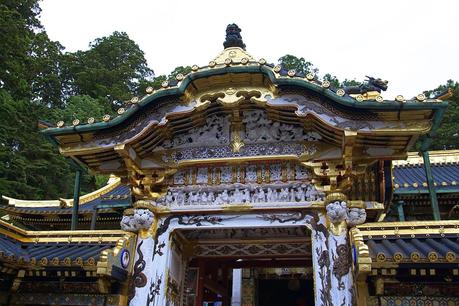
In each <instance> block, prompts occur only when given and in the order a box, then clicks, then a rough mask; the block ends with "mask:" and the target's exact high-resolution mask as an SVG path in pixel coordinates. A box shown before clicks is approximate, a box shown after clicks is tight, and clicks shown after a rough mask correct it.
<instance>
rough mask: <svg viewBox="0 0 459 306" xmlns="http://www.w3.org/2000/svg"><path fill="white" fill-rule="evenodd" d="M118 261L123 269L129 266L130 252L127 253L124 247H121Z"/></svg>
mask: <svg viewBox="0 0 459 306" xmlns="http://www.w3.org/2000/svg"><path fill="white" fill-rule="evenodd" d="M120 261H121V266H122V267H123V268H124V269H127V267H128V266H129V262H130V261H131V254H129V251H128V250H126V249H123V250H122V251H121V254H120Z"/></svg>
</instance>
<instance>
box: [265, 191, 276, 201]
mask: <svg viewBox="0 0 459 306" xmlns="http://www.w3.org/2000/svg"><path fill="white" fill-rule="evenodd" d="M266 200H267V201H268V202H274V201H275V199H274V197H273V191H272V190H271V188H268V192H267V193H266Z"/></svg>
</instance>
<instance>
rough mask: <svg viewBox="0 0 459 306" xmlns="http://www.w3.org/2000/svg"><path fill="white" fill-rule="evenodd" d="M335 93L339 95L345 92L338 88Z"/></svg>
mask: <svg viewBox="0 0 459 306" xmlns="http://www.w3.org/2000/svg"><path fill="white" fill-rule="evenodd" d="M336 94H337V95H338V96H340V97H342V96H344V95H345V94H346V92H345V91H344V89H342V88H340V89H338V90H337V91H336Z"/></svg>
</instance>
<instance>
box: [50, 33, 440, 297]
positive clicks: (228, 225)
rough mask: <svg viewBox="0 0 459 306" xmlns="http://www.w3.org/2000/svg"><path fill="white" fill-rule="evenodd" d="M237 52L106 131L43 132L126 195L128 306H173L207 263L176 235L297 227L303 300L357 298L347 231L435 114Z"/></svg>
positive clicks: (182, 79) (363, 263)
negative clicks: (195, 267) (304, 269)
mask: <svg viewBox="0 0 459 306" xmlns="http://www.w3.org/2000/svg"><path fill="white" fill-rule="evenodd" d="M231 29H233V30H234V27H233V28H231V27H230V28H229V31H230V33H229V41H231V39H234V37H232V36H231V35H233V34H234V33H233V34H232V32H231V31H232V30H231ZM236 32H237V31H236ZM236 34H237V33H236ZM233 36H234V35H233ZM236 36H237V35H236ZM231 37H232V38H231ZM239 37H240V36H239ZM227 41H228V40H227ZM235 41H236V42H242V41H239V40H238V38H237V37H236V40H235ZM244 47H245V46H242V45H241V44H232V43H230V44H229V46H227V48H226V49H225V50H224V51H223V52H222V53H221V54H220V55H219V56H217V57H216V58H215V59H214V60H213V61H211V62H210V63H209V65H208V66H205V67H198V66H193V67H192V72H191V73H190V74H188V75H187V76H184V75H177V77H176V80H174V81H169V82H164V83H163V84H162V88H161V89H159V90H156V91H155V90H153V89H152V88H148V89H147V95H146V96H145V97H143V98H142V99H138V98H133V99H132V100H131V102H130V104H129V105H130V106H129V108H128V109H127V110H126V109H124V108H123V109H120V111H119V112H118V113H119V114H120V116H118V117H117V118H115V119H113V120H112V121H108V120H109V118H108V117H107V118H104V120H105V121H108V122H101V123H95V124H88V125H81V126H73V127H71V128H70V127H69V128H66V127H62V124H61V127H60V128H56V129H48V130H47V131H46V132H47V134H49V135H51V136H53V137H54V138H55V139H56V141H58V142H59V144H60V148H61V152H62V153H63V154H65V155H68V156H71V157H72V158H74V159H75V160H77V161H78V162H80V163H84V164H86V165H88V166H89V167H90V168H91V169H92V170H93V171H95V172H98V173H113V174H116V175H118V176H120V177H122V178H123V179H124V181H125V182H126V183H129V184H130V186H131V189H132V192H133V194H134V195H135V200H136V202H135V205H134V207H133V208H131V209H128V210H126V211H125V214H124V215H125V216H124V217H123V221H122V224H121V226H122V228H123V229H124V230H126V231H133V232H138V241H137V248H136V250H137V251H136V254H135V259H134V261H133V263H132V264H133V275H132V281H131V286H130V294H129V300H130V305H181V304H182V299H183V295H184V292H183V290H184V280H185V270H186V268H187V264H188V263H189V260H190V258H193V257H196V256H198V257H199V256H200V255H202V256H204V255H206V254H207V255H208V254H209V253H206V249H205V248H204V247H203V246H199V245H198V246H196V245H195V246H190V245H188V244H186V243H183V241H181V239H180V238H177V237H179V236H180V234H179V233H180V232H183V231H186V230H190V229H195V230H203V229H206V230H219V229H233V230H238V229H240V230H243V229H273V228H286V227H298V226H300V227H303V228H304V231H308V233H309V234H310V241H311V242H310V244H308V245H307V246H305V245H303V246H301V245H299V246H297V249H298V248H299V249H301V250H303V251H304V252H305V253H308V252H310V253H311V254H312V267H313V274H314V281H315V286H314V287H315V288H314V294H315V304H316V305H352V304H354V303H356V296H357V298H358V296H359V291H361V290H365V286H356V283H358V282H362V281H363V282H364V280H365V273H366V272H369V271H370V270H371V268H370V266H371V259H369V257H368V248H367V247H366V246H365V245H364V243H363V242H362V239H360V238H361V237H358V235H354V236H352V235H351V236H352V237H351V238H352V239H349V238H350V237H349V235H350V233H351V234H352V233H353V231H352V230H351V231H349V228H351V227H353V226H355V225H357V224H361V223H363V222H365V220H373V221H374V220H377V219H378V217H379V216H380V215H381V214H382V213H384V208H385V204H386V203H387V202H388V201H390V199H391V190H392V186H391V182H392V177H391V176H392V175H391V166H390V160H391V159H398V158H403V157H404V156H406V151H407V149H408V148H409V147H410V146H412V145H413V144H414V143H415V142H416V141H417V140H418V138H419V136H421V135H423V134H425V133H428V132H429V130H430V129H431V128H432V126H433V125H436V124H438V122H437V121H438V120H437V119H438V117H439V116H440V115H438V114H437V112H436V110H435V109H434V107H432V105H430V104H429V103H426V102H424V101H425V100H426V99H425V97H423V96H422V95H420V96H418V97H417V98H416V100H411V101H405V99H404V98H403V97H401V96H400V97H397V101H386V100H384V99H383V98H382V97H381V96H380V95H379V92H378V90H379V91H380V89H378V87H377V86H376V85H378V84H379V83H378V82H377V81H378V80H374V82H376V83H374V84H376V85H371V86H369V85H368V86H367V87H361V88H358V90H359V91H361V92H360V94H354V91H355V90H354V91H353V93H349V95H348V94H346V91H345V90H343V89H333V88H332V87H331V85H330V82H328V81H319V80H317V78H316V77H315V76H314V74H312V73H309V74H307V75H302V74H298V73H297V72H295V71H294V70H289V71H287V70H285V69H283V68H282V67H280V66H272V65H269V64H267V63H266V61H265V60H264V59H260V60H255V59H254V58H253V57H252V56H251V55H250V54H248V53H247V52H246V51H245V50H244V49H243V48H244ZM379 81H380V80H379ZM384 84H386V85H387V83H384ZM386 85H385V86H386ZM375 86H376V87H375ZM383 89H384V88H383ZM426 101H429V100H426ZM227 242H228V243H227V244H228V245H227V248H226V249H227V252H230V250H231V240H227ZM279 243H280V242H279V241H278V242H276V244H279ZM215 247H216V248H218V246H215ZM238 247H239V248H240V247H241V245H239V246H238ZM274 247H275V246H274ZM284 247H285V248H284V249H286V250H287V251H286V252H288V250H289V248H290V249H295V246H292V245H290V246H287V245H286V246H284ZM234 248H236V246H233V249H234ZM258 248H260V246H258ZM263 248H264V249H263ZM307 248H309V250H307ZM207 251H209V250H207ZM241 252H242V251H241ZM253 252H255V253H256V252H257V251H256V250H255V249H253ZM259 252H264V253H266V254H268V253H269V252H271V254H273V256H282V255H283V254H280V253H275V252H274V251H273V250H270V249H269V246H263V247H262V248H261V249H259ZM203 254H204V255H203ZM240 254H242V255H244V254H243V253H240ZM284 255H285V254H284ZM368 260H369V261H368ZM198 302H199V300H198Z"/></svg>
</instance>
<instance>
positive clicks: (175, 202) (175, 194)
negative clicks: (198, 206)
mask: <svg viewBox="0 0 459 306" xmlns="http://www.w3.org/2000/svg"><path fill="white" fill-rule="evenodd" d="M172 196H173V197H174V202H173V203H174V206H177V205H178V200H179V193H178V192H177V191H174V192H173V193H172Z"/></svg>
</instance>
